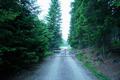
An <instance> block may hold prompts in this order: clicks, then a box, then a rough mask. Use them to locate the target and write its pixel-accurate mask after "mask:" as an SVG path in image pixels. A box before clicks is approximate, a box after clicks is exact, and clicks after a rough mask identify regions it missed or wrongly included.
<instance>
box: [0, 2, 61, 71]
mask: <svg viewBox="0 0 120 80" xmlns="http://www.w3.org/2000/svg"><path fill="white" fill-rule="evenodd" d="M54 2H55V3H54ZM57 2H58V0H54V1H53V0H52V3H51V5H53V6H51V8H52V7H54V8H55V11H56V12H52V11H51V10H50V12H52V13H50V12H49V15H48V17H50V18H48V20H49V21H53V22H54V24H52V25H49V23H51V22H49V21H48V23H45V22H44V21H42V20H39V19H38V14H39V13H40V8H39V6H38V5H37V3H36V0H0V69H2V68H4V67H17V66H20V67H21V66H22V65H28V64H31V63H36V62H39V61H41V60H42V59H43V58H44V57H45V56H46V53H47V52H48V51H49V50H51V48H58V47H59V45H58V43H57V41H58V40H59V41H60V40H61V36H60V35H59V29H60V28H59V26H60V23H59V20H60V12H59V9H60V7H59V3H57ZM56 3H57V4H56ZM54 8H53V9H54ZM57 14H58V15H57ZM52 16H56V17H55V18H53V19H51V17H52ZM54 20H56V21H54ZM51 27H53V29H52V31H54V33H53V32H52V31H51V30H50V29H51ZM56 34H57V36H59V37H53V36H56ZM53 39H54V40H55V41H56V42H55V43H54V44H52V42H51V40H53ZM53 45H57V46H53ZM51 46H52V47H51Z"/></svg>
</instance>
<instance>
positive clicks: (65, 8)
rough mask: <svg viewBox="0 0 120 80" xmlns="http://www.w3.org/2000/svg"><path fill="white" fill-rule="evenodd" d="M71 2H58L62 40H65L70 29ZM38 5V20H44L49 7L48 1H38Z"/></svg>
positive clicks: (66, 0)
mask: <svg viewBox="0 0 120 80" xmlns="http://www.w3.org/2000/svg"><path fill="white" fill-rule="evenodd" d="M72 1H73V0H60V3H61V10H62V24H61V30H62V37H63V39H65V40H67V38H68V34H69V27H70V17H71V16H70V14H69V12H70V10H71V7H70V5H71V2H72ZM38 4H39V5H40V7H41V10H42V12H41V14H40V18H41V19H44V18H45V16H46V15H47V13H48V8H49V6H50V0H38Z"/></svg>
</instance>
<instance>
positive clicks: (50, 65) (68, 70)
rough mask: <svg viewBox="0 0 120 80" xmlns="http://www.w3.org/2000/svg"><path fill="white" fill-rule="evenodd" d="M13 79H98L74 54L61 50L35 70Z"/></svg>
mask: <svg viewBox="0 0 120 80" xmlns="http://www.w3.org/2000/svg"><path fill="white" fill-rule="evenodd" d="M13 80H97V79H96V78H95V76H93V75H92V74H91V72H89V71H88V70H87V69H86V68H84V67H83V65H82V64H81V63H80V62H79V61H77V59H76V58H75V56H74V55H70V54H69V53H67V54H64V52H61V53H59V54H56V55H54V56H52V57H50V58H48V59H46V60H45V61H44V62H43V63H42V64H40V65H37V67H36V69H35V70H29V71H24V72H23V73H22V74H17V76H16V77H15V78H14V79H13Z"/></svg>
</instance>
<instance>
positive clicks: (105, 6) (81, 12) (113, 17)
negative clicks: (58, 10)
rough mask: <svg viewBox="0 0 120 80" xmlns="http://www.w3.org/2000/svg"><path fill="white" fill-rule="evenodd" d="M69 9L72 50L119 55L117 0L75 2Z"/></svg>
mask: <svg viewBox="0 0 120 80" xmlns="http://www.w3.org/2000/svg"><path fill="white" fill-rule="evenodd" d="M71 7H72V11H71V15H72V17H71V27H70V35H69V43H70V45H71V46H72V47H73V48H77V49H81V48H87V47H95V48H98V49H99V51H100V54H107V53H109V52H113V53H120V22H119V21H120V1H119V0H75V1H74V2H73V3H72V5H71Z"/></svg>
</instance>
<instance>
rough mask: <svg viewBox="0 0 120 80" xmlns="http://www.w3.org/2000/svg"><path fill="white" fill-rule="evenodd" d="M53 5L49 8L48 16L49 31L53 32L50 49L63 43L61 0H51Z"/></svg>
mask: <svg viewBox="0 0 120 80" xmlns="http://www.w3.org/2000/svg"><path fill="white" fill-rule="evenodd" d="M51 2H52V3H51V5H50V8H49V12H48V16H47V26H48V29H49V32H51V35H52V36H51V38H50V39H49V42H50V46H49V47H50V49H51V50H53V49H56V48H59V47H60V45H61V43H62V38H61V31H60V25H61V10H60V3H59V0H51Z"/></svg>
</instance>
